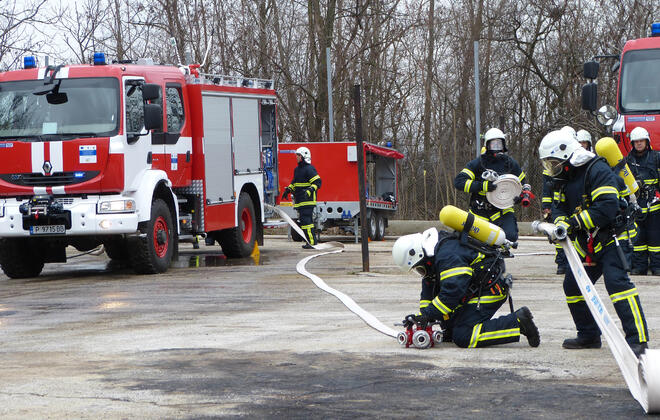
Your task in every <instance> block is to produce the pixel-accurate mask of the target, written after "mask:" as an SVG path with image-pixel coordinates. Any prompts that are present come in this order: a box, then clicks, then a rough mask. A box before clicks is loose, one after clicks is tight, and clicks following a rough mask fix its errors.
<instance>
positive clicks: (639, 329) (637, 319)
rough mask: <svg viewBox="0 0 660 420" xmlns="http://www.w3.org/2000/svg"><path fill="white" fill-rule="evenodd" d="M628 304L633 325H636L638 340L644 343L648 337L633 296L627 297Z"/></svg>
mask: <svg viewBox="0 0 660 420" xmlns="http://www.w3.org/2000/svg"><path fill="white" fill-rule="evenodd" d="M628 304H629V305H630V310H631V311H632V314H633V318H635V326H636V327H637V335H638V336H639V342H640V343H645V342H646V341H647V340H648V339H647V338H646V334H645V333H644V320H643V319H642V313H641V312H640V310H639V305H638V304H637V299H635V297H634V296H631V297H629V298H628Z"/></svg>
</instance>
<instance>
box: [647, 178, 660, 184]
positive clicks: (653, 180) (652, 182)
mask: <svg viewBox="0 0 660 420" xmlns="http://www.w3.org/2000/svg"><path fill="white" fill-rule="evenodd" d="M657 183H658V180H657V179H645V180H644V184H646V185H653V184H657Z"/></svg>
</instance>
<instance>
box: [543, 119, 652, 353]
mask: <svg viewBox="0 0 660 420" xmlns="http://www.w3.org/2000/svg"><path fill="white" fill-rule="evenodd" d="M603 140H605V139H601V140H600V141H599V143H598V144H596V150H599V146H603V147H604V146H606V145H607V143H601V142H602V141H603ZM612 142H613V140H612ZM612 147H614V148H616V144H615V143H613V146H612ZM602 151H603V150H602V147H601V150H600V151H599V154H603V155H604V153H602ZM616 151H618V148H617V149H616ZM539 158H540V159H541V162H542V163H543V167H544V169H545V170H546V171H547V173H549V174H550V176H552V177H554V178H555V182H554V188H555V194H554V197H557V196H559V197H560V198H559V200H553V203H552V217H553V218H554V223H555V224H556V225H559V226H563V227H565V228H566V230H567V232H568V233H569V237H570V239H571V241H572V242H573V244H574V246H575V249H576V251H577V253H578V254H579V255H580V257H581V259H582V261H583V264H584V265H585V269H586V271H587V274H588V275H589V278H590V279H591V280H592V282H595V281H596V280H597V279H598V278H599V277H600V276H601V275H602V276H603V277H604V281H605V287H606V289H607V291H608V293H609V295H610V299H611V300H612V303H613V304H614V309H615V310H616V312H617V315H618V316H619V319H620V320H621V324H622V326H623V330H624V332H625V336H626V341H627V342H628V345H629V346H630V348H631V349H632V351H633V352H634V353H635V355H637V356H640V355H641V354H642V353H643V352H644V351H645V349H646V348H647V347H648V346H647V341H648V329H647V325H646V319H645V317H644V312H643V310H642V306H641V302H640V298H639V294H638V292H637V289H636V288H635V285H634V284H633V283H632V282H631V281H630V278H629V277H628V274H627V272H626V270H625V269H624V267H625V265H626V263H625V256H624V254H623V252H622V251H621V249H620V248H618V246H617V245H618V243H619V240H620V239H619V235H621V234H622V233H623V232H624V231H625V230H626V229H627V228H628V226H627V223H626V222H625V217H623V218H622V217H618V216H621V214H622V206H621V204H620V193H619V187H618V185H619V183H618V180H617V175H616V174H615V173H614V171H613V170H612V168H611V167H610V166H609V165H608V162H605V161H604V160H603V159H601V158H599V157H597V156H596V155H595V154H594V153H591V152H589V151H587V150H585V149H583V148H582V147H581V146H580V144H579V142H578V141H577V138H576V137H575V136H572V135H571V134H569V133H567V132H566V131H563V130H557V131H552V132H550V133H548V134H547V135H546V136H545V137H544V138H543V140H542V141H541V144H540V146H539ZM610 164H611V163H610ZM564 293H565V295H566V302H567V304H568V307H569V310H570V313H571V316H572V317H573V321H574V322H575V325H576V328H577V337H575V338H569V339H566V340H564V342H563V345H562V346H563V347H564V348H567V349H585V348H600V347H601V345H602V344H601V338H600V335H601V332H600V330H599V328H598V326H597V324H596V322H595V320H594V318H593V316H592V314H591V312H590V311H589V309H588V307H587V304H586V302H585V300H584V296H583V295H582V293H581V292H580V289H579V288H578V285H577V283H576V280H575V277H574V275H573V273H572V271H571V270H567V272H566V275H565V277H564Z"/></svg>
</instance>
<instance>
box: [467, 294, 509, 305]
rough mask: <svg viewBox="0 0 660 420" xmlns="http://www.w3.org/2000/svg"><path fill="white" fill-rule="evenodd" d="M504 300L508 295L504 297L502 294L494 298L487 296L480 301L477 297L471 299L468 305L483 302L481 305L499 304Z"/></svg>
mask: <svg viewBox="0 0 660 420" xmlns="http://www.w3.org/2000/svg"><path fill="white" fill-rule="evenodd" d="M504 299H506V295H503V294H501V293H500V294H499V295H492V296H488V295H486V296H482V297H481V299H479V298H478V297H475V298H472V299H470V300H469V301H468V303H478V302H481V303H483V304H486V303H495V302H499V301H500V300H504Z"/></svg>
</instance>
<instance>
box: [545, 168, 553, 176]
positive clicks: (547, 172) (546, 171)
mask: <svg viewBox="0 0 660 420" xmlns="http://www.w3.org/2000/svg"><path fill="white" fill-rule="evenodd" d="M543 175H546V176H552V174H551V173H550V171H549V170H547V169H544V170H543Z"/></svg>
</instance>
